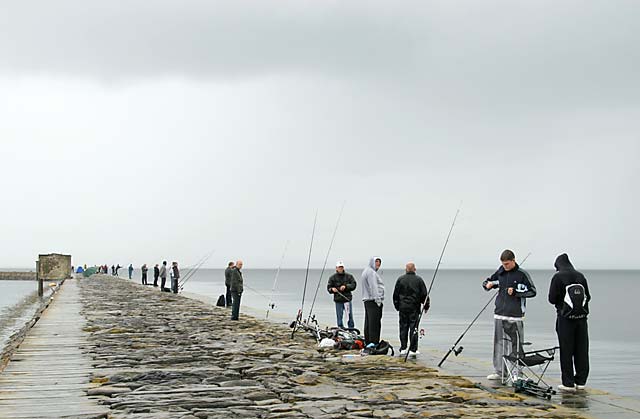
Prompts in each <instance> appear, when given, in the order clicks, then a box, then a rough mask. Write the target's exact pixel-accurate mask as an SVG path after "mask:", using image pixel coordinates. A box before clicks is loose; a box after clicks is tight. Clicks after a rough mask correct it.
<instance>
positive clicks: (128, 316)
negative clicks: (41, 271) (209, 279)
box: [81, 276, 579, 419]
mask: <svg viewBox="0 0 640 419" xmlns="http://www.w3.org/2000/svg"><path fill="white" fill-rule="evenodd" d="M81 286H82V298H83V306H84V309H83V314H84V316H85V317H86V319H87V322H88V327H87V328H85V332H86V333H88V334H89V336H90V338H89V341H90V342H91V344H90V345H89V347H87V348H85V350H86V351H87V353H89V354H90V355H91V356H92V357H93V359H94V362H95V366H96V371H95V375H94V377H93V382H94V383H95V384H96V385H100V386H99V387H96V388H95V389H94V390H92V392H93V393H92V394H101V395H103V396H102V399H101V400H102V403H104V404H105V405H108V406H109V407H110V408H111V412H112V417H113V418H125V417H126V418H139V419H143V418H144V419H148V418H169V419H174V418H175V419H177V418H190V419H192V418H200V419H203V418H211V419H215V418H230V417H231V418H234V419H237V418H310V417H312V418H363V417H369V418H371V417H379V418H401V417H406V418H427V417H430V418H461V417H463V418H488V417H495V418H511V417H513V418H516V417H545V418H578V417H579V416H577V415H576V414H575V413H573V412H571V411H568V410H565V409H563V408H559V407H555V406H552V405H550V404H548V403H545V402H543V401H539V400H535V399H529V398H524V397H521V396H517V395H516V396H508V397H504V396H499V395H496V394H491V393H489V392H486V391H484V390H480V389H478V388H475V387H474V385H473V383H471V382H470V381H469V380H466V379H463V378H460V377H453V376H443V375H439V374H438V372H437V371H436V370H434V369H430V368H425V367H423V366H420V365H417V364H414V363H403V362H402V361H401V360H399V359H397V358H391V357H355V358H351V359H347V358H343V357H342V355H343V354H345V353H348V352H346V351H332V350H329V351H319V350H317V349H316V348H315V340H313V339H310V338H309V337H308V336H305V335H303V334H297V335H296V338H295V339H294V340H291V339H290V330H288V329H286V328H284V327H281V326H278V325H274V324H270V323H267V322H263V321H258V320H256V319H254V318H251V317H248V316H244V315H242V316H241V320H240V321H237V322H233V321H231V320H230V319H229V317H230V313H229V311H228V309H225V308H219V307H212V306H208V305H206V304H204V303H201V302H199V301H195V300H191V299H188V298H183V297H182V296H176V295H173V294H168V293H161V292H158V291H157V290H156V289H153V288H152V287H142V286H139V285H136V284H133V283H131V282H129V281H126V280H120V279H114V278H112V277H104V276H94V277H92V278H90V279H89V280H87V281H83V282H82V285H81ZM101 389H102V390H101ZM114 390H115V391H114ZM105 396H109V397H105Z"/></svg>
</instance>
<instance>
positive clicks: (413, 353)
mask: <svg viewBox="0 0 640 419" xmlns="http://www.w3.org/2000/svg"><path fill="white" fill-rule="evenodd" d="M418 355H420V351H415V352H413V351H409V356H410V357H412V358H415V357H417V356H418Z"/></svg>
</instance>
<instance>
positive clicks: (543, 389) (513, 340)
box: [502, 327, 559, 400]
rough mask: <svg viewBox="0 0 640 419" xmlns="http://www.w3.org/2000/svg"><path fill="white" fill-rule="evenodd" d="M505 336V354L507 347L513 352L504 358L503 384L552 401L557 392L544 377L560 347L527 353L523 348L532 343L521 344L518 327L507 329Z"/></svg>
mask: <svg viewBox="0 0 640 419" xmlns="http://www.w3.org/2000/svg"><path fill="white" fill-rule="evenodd" d="M505 336H506V337H505V339H504V340H505V342H504V348H505V352H504V353H505V354H506V353H507V351H506V349H507V345H508V346H510V347H511V351H510V353H509V354H508V355H504V356H503V357H502V364H503V371H502V384H503V385H511V386H513V388H514V390H515V392H516V393H525V394H530V395H532V396H536V397H541V398H543V399H547V400H550V399H551V396H552V395H554V394H556V392H555V390H553V387H551V386H550V385H549V384H547V383H546V382H545V381H544V379H543V377H544V374H545V373H546V372H547V369H548V368H549V365H550V364H551V362H552V361H553V360H554V358H555V353H556V351H557V350H558V349H559V347H558V346H555V347H553V348H546V349H538V350H535V351H526V352H525V351H524V349H523V346H524V345H530V343H525V342H522V343H521V342H520V334H519V333H518V329H517V328H516V327H512V328H511V327H505Z"/></svg>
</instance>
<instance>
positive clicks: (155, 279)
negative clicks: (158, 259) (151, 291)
mask: <svg viewBox="0 0 640 419" xmlns="http://www.w3.org/2000/svg"><path fill="white" fill-rule="evenodd" d="M159 266H160V265H158V264H157V263H156V266H154V267H153V286H154V287H157V286H158V278H159V277H160V267H159Z"/></svg>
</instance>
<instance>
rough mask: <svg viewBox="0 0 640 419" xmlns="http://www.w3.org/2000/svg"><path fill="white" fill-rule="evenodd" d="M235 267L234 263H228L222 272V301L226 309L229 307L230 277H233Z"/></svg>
mask: <svg viewBox="0 0 640 419" xmlns="http://www.w3.org/2000/svg"><path fill="white" fill-rule="evenodd" d="M235 266H236V264H235V262H233V261H232V262H229V264H228V265H227V269H225V270H224V286H225V288H226V293H225V295H224V301H225V305H226V306H227V307H231V276H232V275H233V269H234V267H235Z"/></svg>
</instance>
